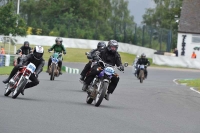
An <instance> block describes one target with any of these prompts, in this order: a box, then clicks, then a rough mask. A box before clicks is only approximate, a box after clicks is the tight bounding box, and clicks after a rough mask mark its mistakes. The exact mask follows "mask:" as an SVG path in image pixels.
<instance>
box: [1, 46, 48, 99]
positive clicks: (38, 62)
mask: <svg viewBox="0 0 200 133" xmlns="http://www.w3.org/2000/svg"><path fill="white" fill-rule="evenodd" d="M43 54H44V49H43V47H41V46H36V47H35V48H34V50H33V54H29V55H27V56H26V57H25V58H23V60H22V61H20V63H19V64H18V65H16V66H15V67H14V68H13V70H12V71H11V73H10V75H9V77H8V78H7V79H6V80H4V81H3V83H5V84H6V83H8V82H9V80H10V79H11V78H12V77H13V76H14V75H15V74H16V72H17V71H18V70H19V69H20V68H22V66H23V65H25V66H26V65H28V64H29V63H30V62H31V63H33V64H34V65H35V66H36V70H35V72H34V74H31V76H30V78H29V80H31V81H32V82H28V83H27V84H26V86H25V88H24V89H27V88H30V87H33V86H36V85H38V84H39V80H38V74H39V73H40V72H41V71H42V68H43V66H44V64H45V60H44V59H43V58H42V56H43ZM22 63H23V65H22ZM21 93H22V95H24V92H23V91H22V92H21Z"/></svg>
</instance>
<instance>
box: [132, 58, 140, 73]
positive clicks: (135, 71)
mask: <svg viewBox="0 0 200 133" xmlns="http://www.w3.org/2000/svg"><path fill="white" fill-rule="evenodd" d="M139 58H140V56H139V55H137V56H136V58H135V60H134V62H133V71H134V75H135V76H137V67H138V66H137V64H136V63H137V61H138V59H139Z"/></svg>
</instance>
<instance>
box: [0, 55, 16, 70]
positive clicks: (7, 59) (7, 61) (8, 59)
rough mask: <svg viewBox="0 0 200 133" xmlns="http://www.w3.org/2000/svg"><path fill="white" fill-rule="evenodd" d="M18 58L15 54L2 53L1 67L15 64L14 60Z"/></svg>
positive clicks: (0, 56)
mask: <svg viewBox="0 0 200 133" xmlns="http://www.w3.org/2000/svg"><path fill="white" fill-rule="evenodd" d="M16 58H17V56H15V55H7V54H6V55H0V67H3V66H13V62H14V60H15V59H16Z"/></svg>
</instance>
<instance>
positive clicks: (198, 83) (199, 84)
mask: <svg viewBox="0 0 200 133" xmlns="http://www.w3.org/2000/svg"><path fill="white" fill-rule="evenodd" d="M178 83H181V84H186V85H187V86H190V87H195V88H196V89H197V90H198V91H200V79H182V80H178Z"/></svg>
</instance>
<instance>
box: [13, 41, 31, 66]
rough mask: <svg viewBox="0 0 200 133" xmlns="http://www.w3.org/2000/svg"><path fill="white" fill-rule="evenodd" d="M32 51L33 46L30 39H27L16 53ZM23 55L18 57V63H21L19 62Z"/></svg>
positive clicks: (24, 53) (23, 53) (25, 53)
mask: <svg viewBox="0 0 200 133" xmlns="http://www.w3.org/2000/svg"><path fill="white" fill-rule="evenodd" d="M31 52H32V49H31V47H30V46H29V42H28V41H25V42H24V45H23V46H21V48H20V49H18V50H17V52H16V54H19V53H21V54H22V55H28V54H30V53H31ZM21 59H22V58H21V56H20V57H18V58H17V64H19V62H20V61H21Z"/></svg>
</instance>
